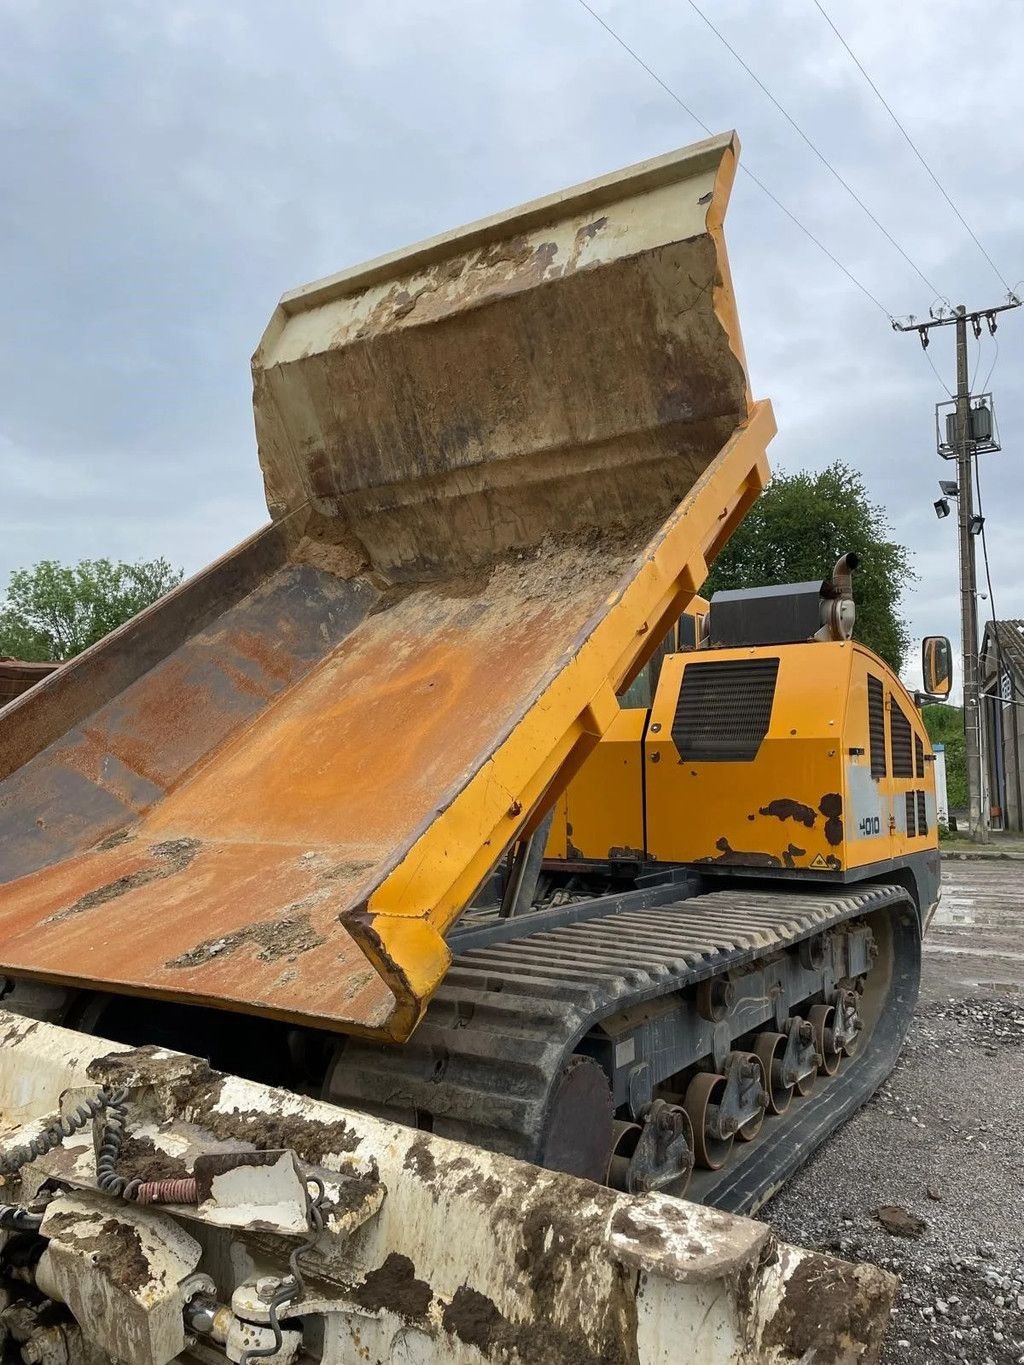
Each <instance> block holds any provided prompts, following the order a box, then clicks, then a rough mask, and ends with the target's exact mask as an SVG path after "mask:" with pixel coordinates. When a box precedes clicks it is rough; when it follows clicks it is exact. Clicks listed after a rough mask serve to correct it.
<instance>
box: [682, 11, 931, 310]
mask: <svg viewBox="0 0 1024 1365" xmlns="http://www.w3.org/2000/svg"><path fill="white" fill-rule="evenodd" d="M687 3H688V4H689V6H690V8H691V9H692V10H693V12H694V13H695V14H696V15H698V16H699V17H700V18H701V19H703V21H704V23H705V24H707V26H708V28H709V29H710V30H711V32H712V33H713V34H714V35H715V37H716V38H717V39H718V40H719V42H720V43H722V45H723V46H724V47H726V48H727V49H728V51H729V52H731V53H732V55H733V56H734V57H735V58H736V60H737V61H738V62H739V64H740V66H742V68H743V70H744V71H745V72H746V73H747V75H748V76H749V77H750V79H751V80H752V81H753V82H754V84H755V85H756V86H757V87H758V89H759V90H761V91H763V92H764V94H765V95H767V97H768V99H770V100H771V102H772V104H774V105H775V108H776V109H777V110H778V111H779V113H780V114H781V115H782V117H783V118H784V119H785V120H786V122H787V123H789V124H790V126H791V127H792V128H793V129H795V131H796V132H797V133H798V134H799V136H800V137H801V138H802V139H803V141H804V142H805V143H806V144H807V146H808V147H809V148H810V149H811V151H812V152H813V153H814V155H815V156H816V157H817V158H818V160H819V161H820V162H821V164H822V165H823V166H824V167H825V169H826V170H827V171H829V172H830V174H831V175H833V176H834V177H835V179H836V180H837V181H838V182H839V184H840V185H842V187H843V189H844V190H845V191H846V193H847V194H848V195H849V196H850V198H851V199H852V200H853V202H854V203H855V204H856V205H857V206H858V207H859V208H860V209H861V210H862V211H863V212H864V213H866V214H867V216H868V217H869V218H870V219H871V221H872V223H874V225H875V227H876V228H878V230H879V232H880V233H881V234H882V236H883V237H884V238H885V239H886V241H887V242H889V243H890V244H891V245H892V246H894V247H895V248H896V250H897V251H898V252H899V254H900V255H901V256H902V257H903V259H904V260H905V261H906V263H907V265H909V266H910V268H911V270H913V271H914V273H915V274H916V275H917V276H918V278H919V279H921V280H923V281H924V283H925V284H926V285H927V286H928V288H929V289H930V290H931V291H932V293H933V294H938V295H939V297H940V298H942V299H946V296H945V295H944V294H943V293H942V291H941V290H939V289H937V288H936V286H935V285H934V284H932V282H931V280H930V279H929V278H928V276H927V275H926V274H925V273H924V271H923V270H922V269H921V267H920V266H919V265H918V264H917V262H916V261H915V260H913V259H912V257H910V256H909V255H908V254H907V252H906V251H904V249H903V247H902V246H900V244H899V242H898V241H897V240H896V238H895V237H894V236H893V235H892V233H891V232H890V231H889V229H888V228H887V227H886V226H885V224H884V223H882V222H880V221H879V219H878V218H877V217H876V216H875V214H874V213H872V211H871V210H870V209H869V208H868V206H867V204H865V202H864V200H863V199H862V198H861V197H860V195H859V194H858V193H857V191H856V190H855V189H854V188H853V186H852V185H851V184H850V183H849V181H848V180H846V179H845V178H844V177H843V176H842V175H841V174H840V173H839V171H837V170H836V168H835V166H833V165H832V162H831V161H829V159H828V157H827V156H826V155H825V153H824V152H823V151H822V150H821V148H820V147H819V146H818V145H817V143H816V142H813V141H812V140H811V138H810V137H808V135H807V134H806V133H805V132H804V130H803V129H802V128H801V127H800V125H799V123H797V121H796V119H795V118H794V117H793V115H792V114H791V113H790V112H789V110H788V109H787V108H786V107H785V106H784V105H783V104H781V103H780V102H779V101H778V100H777V99H776V98H775V96H774V95H773V94H772V92H771V91H770V90H769V89H768V87H767V86H766V85H765V83H764V81H763V80H762V79H761V78H760V76H759V75H758V74H757V72H756V71H754V70H753V69H752V68H751V67H750V66H748V65H747V63H746V62H745V61H744V59H743V58H742V57H741V56H740V54H739V53H738V52H737V51H736V49H735V48H734V47H733V45H732V44H731V43H730V42H729V40H728V38H726V37H725V35H724V34H723V33H722V32H721V30H720V29H718V28H716V27H715V25H714V24H713V23H712V22H711V20H710V19H709V18H708V16H707V15H706V14H705V13H704V11H703V10H702V9H701V8H700V6H699V5H698V4H697V3H696V0H687ZM946 302H947V303H948V302H949V300H948V299H946Z"/></svg>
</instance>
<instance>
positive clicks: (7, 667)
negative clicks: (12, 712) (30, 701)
mask: <svg viewBox="0 0 1024 1365" xmlns="http://www.w3.org/2000/svg"><path fill="white" fill-rule="evenodd" d="M59 667H60V665H59V664H56V663H28V662H26V661H25V660H24V659H4V658H0V706H4V705H6V703H7V702H9V701H13V700H14V698H15V697H20V696H21V694H22V692H27V691H28V689H29V688H30V687H32V686H33V685H34V684H35V683H37V682H41V681H42V679H43V678H45V677H47V676H48V675H49V674H50V673H52V672H53V670H54V669H55V668H59Z"/></svg>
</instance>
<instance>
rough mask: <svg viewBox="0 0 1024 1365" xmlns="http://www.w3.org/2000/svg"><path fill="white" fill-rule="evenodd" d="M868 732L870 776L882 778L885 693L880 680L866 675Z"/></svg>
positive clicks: (884, 770)
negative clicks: (869, 739)
mask: <svg viewBox="0 0 1024 1365" xmlns="http://www.w3.org/2000/svg"><path fill="white" fill-rule="evenodd" d="M868 732H869V734H870V737H871V776H872V777H884V776H885V774H886V772H887V771H888V768H887V766H886V762H885V691H884V689H883V687H882V680H881V678H875V677H872V675H871V674H870V673H869V674H868Z"/></svg>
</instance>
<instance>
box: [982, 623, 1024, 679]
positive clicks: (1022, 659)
mask: <svg viewBox="0 0 1024 1365" xmlns="http://www.w3.org/2000/svg"><path fill="white" fill-rule="evenodd" d="M993 635H994V636H995V642H996V643H997V644H998V646H999V657H1000V660H1001V662H1002V665H1003V668H1009V669H1010V670H1011V671H1012V672H1013V673H1014V674H1015V676H1016V680H1017V681H1018V682H1019V683H1022V684H1024V621H1017V620H1011V621H986V623H985V639H984V641H983V644H982V654H983V656H985V657H986V661H987V662H989V663H990V665H991V668H992V671H993V672H994V671H995V657H994V654H995V651H994V649H993ZM990 655H991V656H992V657H991V658H989V657H988V656H990Z"/></svg>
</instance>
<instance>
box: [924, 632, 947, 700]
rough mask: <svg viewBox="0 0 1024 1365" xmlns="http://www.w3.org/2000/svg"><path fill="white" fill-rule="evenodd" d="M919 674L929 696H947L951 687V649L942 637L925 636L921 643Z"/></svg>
mask: <svg viewBox="0 0 1024 1365" xmlns="http://www.w3.org/2000/svg"><path fill="white" fill-rule="evenodd" d="M921 673H922V675H923V677H924V690H925V691H926V692H927V693H928V695H929V696H931V697H948V696H949V693H950V690H951V689H952V686H953V648H952V646H951V645H950V643H949V641H948V640H947V639H946V637H945V636H944V635H926V636H925V637H924V639H923V640H922V641H921Z"/></svg>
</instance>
